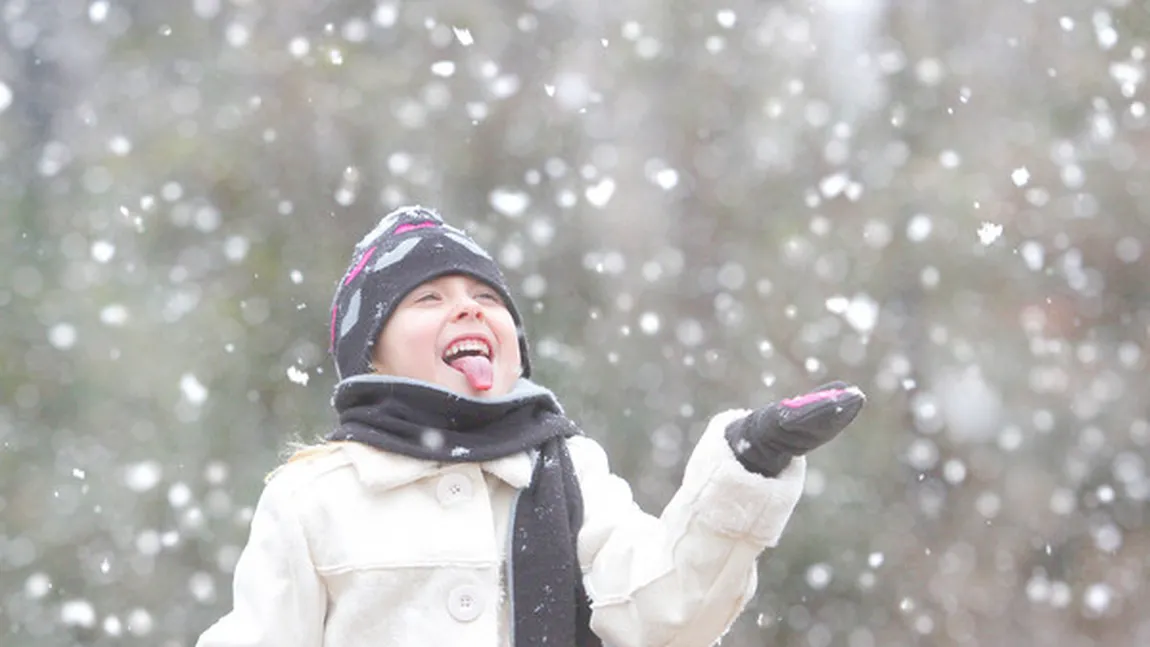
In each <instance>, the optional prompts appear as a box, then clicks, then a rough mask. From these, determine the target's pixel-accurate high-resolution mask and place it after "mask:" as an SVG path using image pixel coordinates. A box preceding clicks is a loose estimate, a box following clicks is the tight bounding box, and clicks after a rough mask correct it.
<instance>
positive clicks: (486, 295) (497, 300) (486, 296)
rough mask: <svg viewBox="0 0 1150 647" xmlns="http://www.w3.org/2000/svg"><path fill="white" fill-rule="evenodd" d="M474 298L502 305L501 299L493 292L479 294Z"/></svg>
mask: <svg viewBox="0 0 1150 647" xmlns="http://www.w3.org/2000/svg"><path fill="white" fill-rule="evenodd" d="M476 298H477V299H485V300H487V301H490V302H492V303H498V304H502V303H503V299H502V298H501V297H500V296H499V295H498V294H495V293H494V292H480V293H479V294H478V295H477V296H476Z"/></svg>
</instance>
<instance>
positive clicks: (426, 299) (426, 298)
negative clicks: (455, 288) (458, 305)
mask: <svg viewBox="0 0 1150 647" xmlns="http://www.w3.org/2000/svg"><path fill="white" fill-rule="evenodd" d="M438 300H439V295H438V294H436V293H434V292H427V293H425V294H421V295H419V296H418V297H416V298H415V302H416V303H430V302H432V301H438Z"/></svg>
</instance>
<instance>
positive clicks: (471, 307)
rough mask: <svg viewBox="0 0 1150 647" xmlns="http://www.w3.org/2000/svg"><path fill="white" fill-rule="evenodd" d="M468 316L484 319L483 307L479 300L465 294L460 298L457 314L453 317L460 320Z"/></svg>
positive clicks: (456, 309) (456, 307) (456, 308)
mask: <svg viewBox="0 0 1150 647" xmlns="http://www.w3.org/2000/svg"><path fill="white" fill-rule="evenodd" d="M467 317H474V318H475V319H483V308H482V307H481V306H480V304H479V302H478V301H476V300H475V299H473V298H471V297H470V296H463V297H460V298H459V301H458V303H457V304H456V306H455V314H454V317H453V319H455V320H456V321H459V320H461V319H466V318H467Z"/></svg>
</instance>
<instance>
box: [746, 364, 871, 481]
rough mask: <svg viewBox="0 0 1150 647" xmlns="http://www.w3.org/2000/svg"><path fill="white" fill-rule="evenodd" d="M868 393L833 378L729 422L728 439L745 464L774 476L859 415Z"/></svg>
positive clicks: (826, 440)
mask: <svg viewBox="0 0 1150 647" xmlns="http://www.w3.org/2000/svg"><path fill="white" fill-rule="evenodd" d="M864 402H866V396H865V395H863V392H862V391H860V390H859V388H858V387H857V386H851V385H848V384H847V383H846V382H831V383H830V384H824V385H823V386H820V387H819V388H817V389H815V390H814V391H811V392H810V393H807V394H805V395H800V396H797V397H794V398H790V399H787V400H783V401H781V402H773V403H771V404H768V405H767V406H765V407H763V408H762V409H759V410H757V411H754V412H752V413H751V414H750V415H748V416H747V417H745V418H743V419H741V420H737V421H735V422H733V423H731V424H730V426H728V427H727V442H728V443H730V445H731V449H732V450H733V451H734V452H735V457H736V458H738V459H739V462H740V463H742V465H743V467H745V468H747V469H748V470H749V471H751V472H755V473H758V474H762V475H763V476H766V477H768V478H770V477H775V476H778V474H779V472H782V471H783V470H784V469H785V468H786V467H787V465H788V464H790V462H791V459H792V458H794V457H795V456H802V455H804V454H806V453H807V452H809V451H811V450H812V449H815V448H816V447H819V446H821V445H823V444H825V443H826V442H828V441H829V440H831V439H832V438H834V437H835V436H837V435H838V434H839V432H840V431H842V430H843V429H845V428H846V426H847V425H849V424H850V423H851V421H852V420H854V419H855V416H857V415H858V412H859V410H860V409H862V406H863V403H864Z"/></svg>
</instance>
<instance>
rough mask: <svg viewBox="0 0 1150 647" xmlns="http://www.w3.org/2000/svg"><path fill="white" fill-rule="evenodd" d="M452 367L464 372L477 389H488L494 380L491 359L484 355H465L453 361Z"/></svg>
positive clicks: (468, 380) (472, 385) (469, 382)
mask: <svg viewBox="0 0 1150 647" xmlns="http://www.w3.org/2000/svg"><path fill="white" fill-rule="evenodd" d="M451 368H453V369H455V370H457V371H459V372H460V373H463V376H464V377H466V378H467V383H468V384H470V385H471V388H473V389H475V390H476V391H486V390H488V389H490V388H491V384H492V382H493V381H494V379H493V377H492V374H491V360H489V359H487V358H486V357H484V356H482V355H464V356H463V357H459V358H456V359H454V360H452V361H451Z"/></svg>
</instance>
